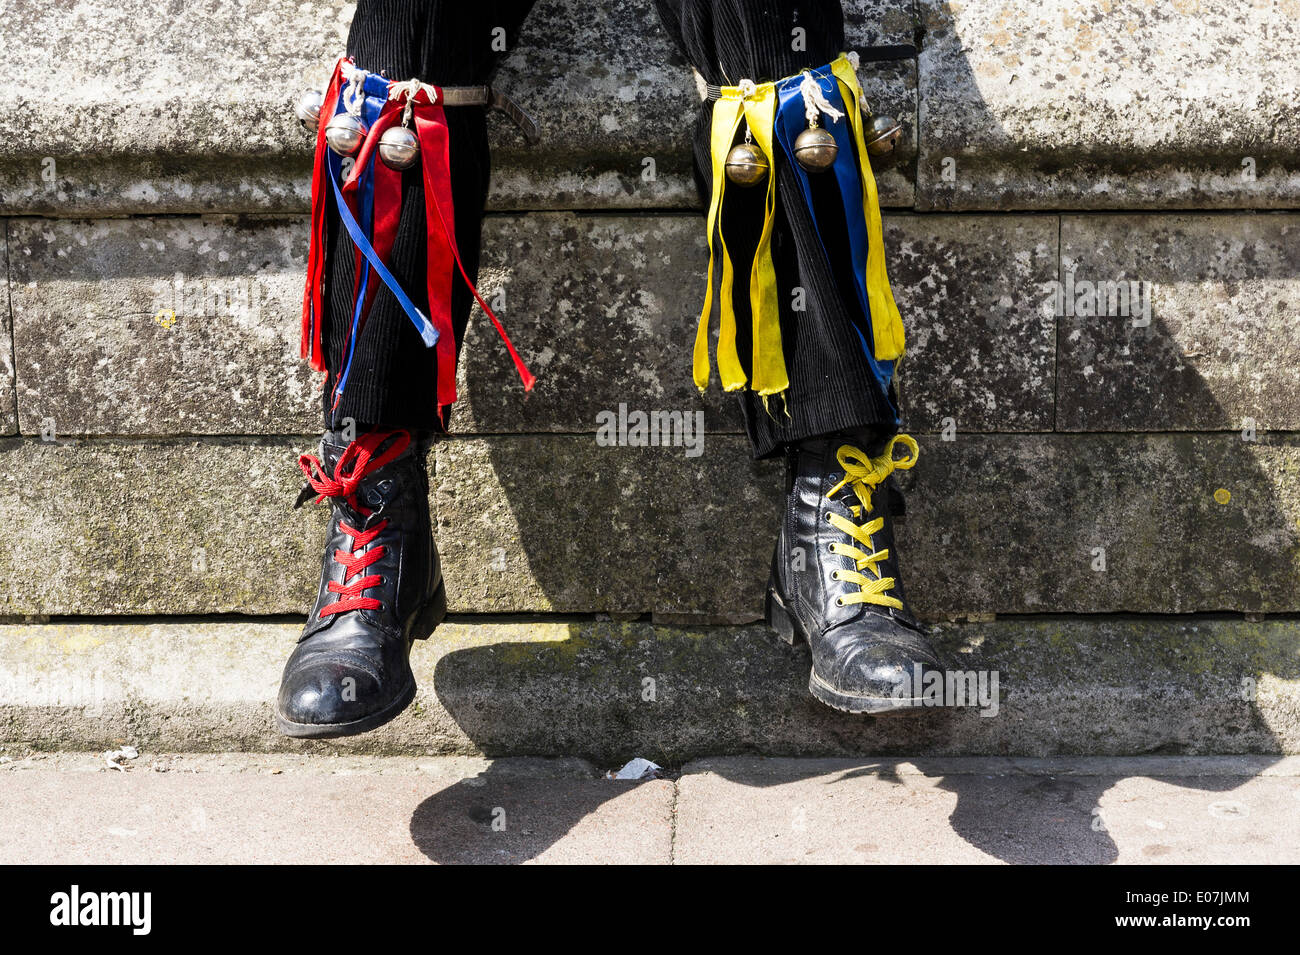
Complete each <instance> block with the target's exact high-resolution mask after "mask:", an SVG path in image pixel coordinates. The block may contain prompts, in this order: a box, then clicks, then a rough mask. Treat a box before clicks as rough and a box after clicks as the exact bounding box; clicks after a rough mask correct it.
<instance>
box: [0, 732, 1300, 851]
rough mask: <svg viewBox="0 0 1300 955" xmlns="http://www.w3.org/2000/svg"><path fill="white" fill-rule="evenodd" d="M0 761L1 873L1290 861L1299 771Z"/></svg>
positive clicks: (757, 762) (1252, 761) (1243, 765)
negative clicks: (632, 772)
mask: <svg viewBox="0 0 1300 955" xmlns="http://www.w3.org/2000/svg"><path fill="white" fill-rule="evenodd" d="M0 759H2V760H5V761H2V762H0V863H38V862H40V863H83V862H85V863H119V862H120V863H161V862H166V863H239V862H265V863H289V862H298V863H382V862H404V863H412V862H428V861H432V862H447V863H454V862H482V863H504V862H509V863H514V862H547V863H567V862H600V863H653V864H660V863H682V864H689V863H716V862H736V863H747V862H754V863H769V862H780V863H789V862H819V863H910V862H923V863H941V862H944V863H996V862H1009V863H1026V862H1070V863H1111V862H1118V863H1133V864H1145V863H1235V862H1270V863H1281V862H1287V863H1296V862H1300V826H1297V824H1296V823H1297V817H1298V816H1300V758H1283V759H1273V758H1269V757H1128V758H1068V759H1067V758H1062V759H1010V758H984V757H962V758H944V759H918V760H914V761H908V760H874V759H857V760H827V759H763V758H738V757H728V758H720V759H706V760H699V761H695V762H692V763H688V764H687V765H686V766H684V767H682V768H681V772H680V773H679V774H674V775H673V776H672V777H671V778H665V779H658V780H650V781H646V782H641V783H628V782H615V781H609V780H605V779H603V778H601V773H600V771H599V770H597V769H596V768H595V767H593V766H592V765H590V764H588V763H585V762H583V761H580V760H574V759H558V760H552V759H546V760H543V759H527V758H511V759H497V760H482V759H472V758H458V757H444V758H420V757H369V756H351V755H339V756H311V755H284V754H185V755H159V754H153V753H149V752H143V753H141V754H140V755H139V756H138V757H137V758H136V759H133V760H128V761H126V765H127V766H128V767H129V768H127V769H124V770H117V769H112V768H110V767H109V766H108V764H107V762H106V761H105V760H104V758H103V757H102V756H101V755H98V754H85V753H52V754H24V753H20V752H14V751H10V752H9V753H8V755H7V756H3V757H0Z"/></svg>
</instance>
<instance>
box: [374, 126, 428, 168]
mask: <svg viewBox="0 0 1300 955" xmlns="http://www.w3.org/2000/svg"><path fill="white" fill-rule="evenodd" d="M379 158H380V159H382V160H383V161H384V165H385V166H388V167H389V168H391V169H410V168H411V167H412V166H414V165H415V162H416V160H417V159H419V158H420V140H419V138H418V137H417V136H416V135H415V133H413V132H411V131H410V130H409V129H407V128H406V127H405V126H389V127H388V128H387V129H386V130H384V135H382V136H380V137H379Z"/></svg>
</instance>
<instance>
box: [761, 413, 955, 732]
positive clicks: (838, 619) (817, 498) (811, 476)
mask: <svg viewBox="0 0 1300 955" xmlns="http://www.w3.org/2000/svg"><path fill="white" fill-rule="evenodd" d="M896 444H898V445H902V446H903V447H904V448H906V449H907V450H908V451H909V452H910V454H909V456H908V457H905V458H902V459H899V460H895V459H894V457H893V454H894V446H895V445H896ZM873 450H875V449H873ZM917 453H918V449H917V446H916V442H915V441H914V440H913V439H912V438H911V437H910V436H908V435H896V436H894V437H892V438H890V439H889V440H887V441H885V442H883V445H882V447H880V448H879V449H878V450H877V452H876V454H874V455H868V454H866V453H864V452H863V451H862V450H860V449H859V448H857V447H855V446H854V445H852V444H847V443H845V442H844V440H842V439H837V438H834V437H830V438H817V439H813V440H809V441H804V442H802V443H801V444H800V445H799V447H798V449H797V450H796V451H795V452H793V453H792V454H791V461H790V465H791V467H790V475H789V480H788V497H787V499H786V508H785V516H784V519H783V521H782V524H781V532H780V536H779V537H778V538H777V544H776V554H775V555H774V556H773V558H772V579H771V582H770V584H769V585H768V594H767V619H768V623H770V624H771V625H772V627H773V629H775V630H776V632H777V633H778V634H780V635H781V636H782V637H783V638H784V639H785V640H786V641H788V642H789V643H794V642H795V641H796V640H804V641H806V642H807V643H808V645H809V649H810V650H811V651H812V674H811V676H810V677H809V679H808V689H809V690H811V691H812V694H813V696H815V697H817V699H819V700H821V701H822V702H823V703H825V704H826V705H827V706H833V707H835V708H836V709H838V710H845V711H847V712H850V713H889V712H894V711H899V710H904V709H907V708H909V707H913V706H919V705H921V703H922V690H923V688H924V686H925V685H926V677H927V676H928V675H929V674H931V673H932V672H934V671H936V670H940V669H941V667H940V663H939V658H938V656H937V655H936V654H935V652H934V650H933V649H932V648H931V646H930V644H929V642H928V641H927V640H926V638H925V636H924V631H923V630H922V627H921V625H920V624H919V623H918V622H917V620H916V618H915V617H913V616H912V614H911V612H910V611H908V609H907V603H906V601H905V599H904V597H903V587H902V583H901V582H900V580H899V573H898V555H897V553H896V551H895V547H894V530H893V518H892V515H891V514H890V500H889V498H890V497H891V496H892V495H893V494H897V492H896V491H894V489H893V488H892V487H890V486H882V485H884V484H885V482H886V480H887V479H888V478H889V476H890V474H892V473H893V472H894V470H895V469H898V470H907V469H908V468H910V467H911V466H912V465H913V464H915V463H916V457H917ZM891 492H892V494H891ZM899 500H900V501H901V497H900V498H899ZM918 677H919V679H918Z"/></svg>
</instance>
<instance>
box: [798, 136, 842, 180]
mask: <svg viewBox="0 0 1300 955" xmlns="http://www.w3.org/2000/svg"><path fill="white" fill-rule="evenodd" d="M839 151H840V147H839V145H838V144H836V142H835V136H834V135H833V134H832V133H830V132H829V131H828V130H825V129H822V128H821V127H820V126H810V127H809V128H808V129H805V130H804V131H803V132H802V133H800V134H799V135H798V136H796V137H795V139H794V158H795V159H797V160H799V165H801V166H803V168H804V169H807V170H808V171H809V172H823V171H824V170H827V169H830V168H831V166H833V165H834V164H835V157H836V156H837V155H838V154H839Z"/></svg>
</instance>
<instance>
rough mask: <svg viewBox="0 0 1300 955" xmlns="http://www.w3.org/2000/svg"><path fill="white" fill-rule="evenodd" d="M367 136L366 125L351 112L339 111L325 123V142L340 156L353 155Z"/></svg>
mask: <svg viewBox="0 0 1300 955" xmlns="http://www.w3.org/2000/svg"><path fill="white" fill-rule="evenodd" d="M365 138H366V127H365V125H364V124H363V123H362V122H361V120H359V119H357V118H356V117H355V116H353V115H352V114H351V113H337V114H335V115H334V117H333V118H331V119H330V121H329V122H328V123H326V124H325V142H327V143H328V144H329V147H330V149H332V150H334V151H335V152H336V153H338V154H339V155H340V156H351V155H352V154H353V153H355V152H356V151H357V150H358V149H360V148H361V143H362V142H363V141H364V140H365Z"/></svg>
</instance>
